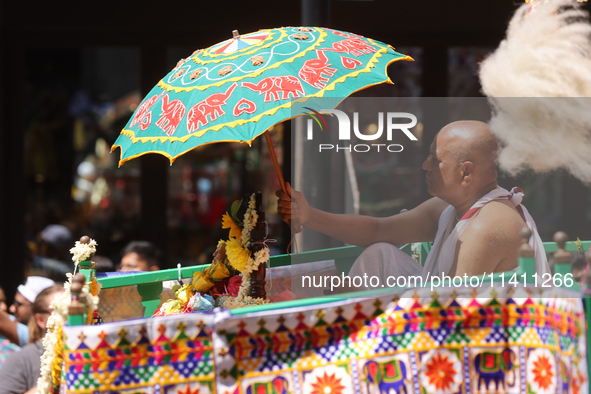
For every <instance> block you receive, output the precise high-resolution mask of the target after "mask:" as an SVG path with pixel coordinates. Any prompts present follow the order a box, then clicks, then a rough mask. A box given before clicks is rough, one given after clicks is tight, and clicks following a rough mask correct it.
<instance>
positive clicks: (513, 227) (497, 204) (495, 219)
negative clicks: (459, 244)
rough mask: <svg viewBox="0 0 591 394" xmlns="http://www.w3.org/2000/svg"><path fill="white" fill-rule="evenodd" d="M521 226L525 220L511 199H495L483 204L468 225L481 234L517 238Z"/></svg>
mask: <svg viewBox="0 0 591 394" xmlns="http://www.w3.org/2000/svg"><path fill="white" fill-rule="evenodd" d="M523 226H525V222H524V221H523V219H522V218H521V215H520V214H519V212H518V211H517V209H516V208H515V206H514V205H513V203H512V202H511V201H509V200H507V201H504V200H496V201H491V202H489V203H488V204H486V205H485V206H483V207H482V208H481V209H480V211H479V212H478V214H477V215H476V217H475V218H474V220H473V221H472V223H470V226H469V227H471V228H472V230H475V231H478V232H479V233H480V234H481V235H482V234H489V235H495V236H510V237H517V238H518V237H519V230H521V228H522V227H523ZM466 230H468V229H466Z"/></svg>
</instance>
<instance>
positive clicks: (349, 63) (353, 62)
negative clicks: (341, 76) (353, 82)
mask: <svg viewBox="0 0 591 394" xmlns="http://www.w3.org/2000/svg"><path fill="white" fill-rule="evenodd" d="M341 64H342V65H343V67H345V68H346V69H349V70H355V69H356V68H357V66H361V65H362V64H363V62H361V61H359V60H357V59H351V58H350V57H345V56H341Z"/></svg>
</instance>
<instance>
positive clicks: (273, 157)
mask: <svg viewBox="0 0 591 394" xmlns="http://www.w3.org/2000/svg"><path fill="white" fill-rule="evenodd" d="M263 134H264V135H265V140H266V141H267V145H268V146H269V153H271V160H273V167H275V172H276V173H277V178H279V184H280V185H281V190H282V191H283V193H285V194H286V195H289V194H288V193H287V188H286V187H285V180H284V179H283V173H282V172H281V167H279V162H278V161H277V156H276V155H275V149H274V148H273V142H272V141H271V136H270V135H269V130H265V132H264V133H263ZM290 226H291V223H290ZM293 231H294V232H296V233H299V232H300V231H302V226H300V225H299V224H295V225H294V226H293Z"/></svg>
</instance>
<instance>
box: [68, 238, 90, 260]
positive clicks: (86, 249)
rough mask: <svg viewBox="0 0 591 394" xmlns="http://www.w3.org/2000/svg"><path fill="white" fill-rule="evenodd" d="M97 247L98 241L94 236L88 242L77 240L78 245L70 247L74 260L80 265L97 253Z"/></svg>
mask: <svg viewBox="0 0 591 394" xmlns="http://www.w3.org/2000/svg"><path fill="white" fill-rule="evenodd" d="M96 247H97V243H96V241H95V240H94V239H92V238H91V239H90V242H89V243H87V244H83V243H80V241H76V246H74V247H73V248H72V249H70V253H72V261H73V262H74V263H75V264H76V265H78V264H79V263H80V262H81V261H86V260H89V259H90V258H91V257H92V255H93V254H95V253H96Z"/></svg>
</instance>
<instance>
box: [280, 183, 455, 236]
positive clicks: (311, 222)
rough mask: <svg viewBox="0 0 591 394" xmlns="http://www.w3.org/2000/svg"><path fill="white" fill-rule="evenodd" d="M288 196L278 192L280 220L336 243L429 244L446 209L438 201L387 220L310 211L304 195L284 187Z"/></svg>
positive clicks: (312, 209)
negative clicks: (333, 240)
mask: <svg viewBox="0 0 591 394" xmlns="http://www.w3.org/2000/svg"><path fill="white" fill-rule="evenodd" d="M286 187H287V192H288V194H285V193H283V192H282V191H281V190H278V191H277V192H276V193H275V194H276V195H277V197H279V200H278V201H277V211H278V213H279V217H280V218H281V219H282V220H284V221H285V222H287V223H288V224H290V223H291V225H293V226H294V228H297V226H298V225H301V226H304V227H307V228H309V229H311V230H314V231H318V232H321V233H323V234H327V235H329V236H331V237H333V238H335V239H338V240H339V241H342V242H345V243H348V244H352V245H358V246H369V245H371V244H374V243H376V242H388V243H391V244H393V245H399V244H404V243H409V242H422V241H432V240H433V239H434V238H435V233H436V232H437V224H438V221H439V216H440V215H441V212H443V210H444V209H445V208H446V207H447V206H448V204H447V203H445V202H443V201H442V200H440V199H438V198H432V199H430V200H427V201H425V202H424V203H422V204H421V205H419V206H418V207H416V208H414V209H412V210H410V211H408V212H404V213H401V214H398V215H394V216H390V217H387V218H376V217H371V216H362V215H347V214H333V213H328V212H324V211H321V210H319V209H316V208H312V207H311V206H310V205H309V204H308V202H307V201H306V198H305V197H304V195H303V193H301V192H299V191H296V190H293V189H292V188H291V186H290V185H289V183H287V184H286Z"/></svg>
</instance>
